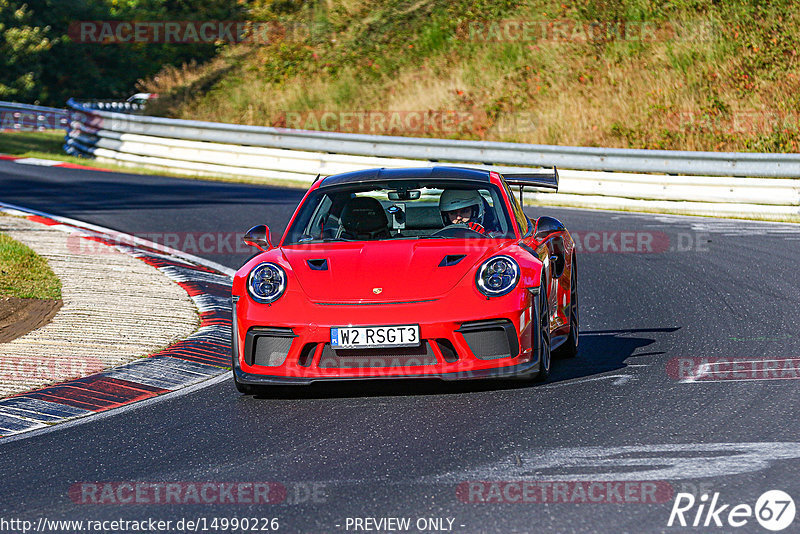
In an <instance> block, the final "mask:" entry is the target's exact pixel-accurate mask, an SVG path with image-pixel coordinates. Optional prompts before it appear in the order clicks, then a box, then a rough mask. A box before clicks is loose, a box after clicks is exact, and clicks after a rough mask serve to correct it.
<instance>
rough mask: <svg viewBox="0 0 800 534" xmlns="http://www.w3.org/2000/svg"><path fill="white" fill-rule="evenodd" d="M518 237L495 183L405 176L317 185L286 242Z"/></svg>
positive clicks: (286, 243) (289, 230) (287, 243)
mask: <svg viewBox="0 0 800 534" xmlns="http://www.w3.org/2000/svg"><path fill="white" fill-rule="evenodd" d="M513 237H514V231H513V229H512V226H511V221H510V219H509V216H508V213H507V210H506V208H505V204H504V202H503V201H502V197H501V195H500V190H499V189H498V188H497V187H495V186H494V185H492V184H489V183H475V182H447V183H444V184H443V183H435V182H423V181H419V182H416V181H408V180H405V181H402V182H400V181H397V182H392V181H390V182H384V183H379V184H376V183H370V184H360V185H356V186H353V185H348V186H341V187H329V188H320V189H317V190H316V191H315V192H314V193H312V194H311V195H310V196H309V197H308V199H307V200H306V202H305V203H304V204H303V206H302V208H301V209H300V212H299V213H298V215H297V218H296V219H295V220H294V222H293V223H292V225H291V227H290V228H289V229H288V231H287V234H286V240H285V242H284V244H285V245H290V244H297V243H311V242H328V241H377V240H385V239H457V238H461V239H463V238H475V239H492V238H494V239H498V238H513Z"/></svg>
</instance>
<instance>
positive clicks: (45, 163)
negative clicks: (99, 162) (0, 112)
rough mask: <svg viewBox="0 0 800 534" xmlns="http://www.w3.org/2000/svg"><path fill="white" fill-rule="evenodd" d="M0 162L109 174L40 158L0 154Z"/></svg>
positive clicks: (98, 169) (96, 168)
mask: <svg viewBox="0 0 800 534" xmlns="http://www.w3.org/2000/svg"><path fill="white" fill-rule="evenodd" d="M0 161H13V162H14V163H19V164H20V165H35V166H37V167H60V168H62V169H83V170H86V171H104V172H110V171H109V170H108V169H101V168H99V167H89V166H88V165H79V164H77V163H68V162H66V161H60V160H57V159H41V158H23V157H19V156H8V155H5V154H0Z"/></svg>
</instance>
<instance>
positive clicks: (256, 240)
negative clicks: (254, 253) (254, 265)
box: [242, 224, 272, 252]
mask: <svg viewBox="0 0 800 534" xmlns="http://www.w3.org/2000/svg"><path fill="white" fill-rule="evenodd" d="M242 241H244V244H245V245H250V246H251V247H256V248H257V249H259V250H260V251H262V252H263V251H265V250H269V249H271V248H272V241H270V238H269V228H267V225H266V224H259V225H258V226H254V227H252V228H250V229H249V230H248V231H247V233H246V234H244V237H242Z"/></svg>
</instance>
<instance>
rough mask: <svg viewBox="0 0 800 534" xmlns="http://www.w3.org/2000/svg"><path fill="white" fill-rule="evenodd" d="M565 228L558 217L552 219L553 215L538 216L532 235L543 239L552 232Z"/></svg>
mask: <svg viewBox="0 0 800 534" xmlns="http://www.w3.org/2000/svg"><path fill="white" fill-rule="evenodd" d="M562 230H565V228H564V225H563V224H561V221H559V220H558V219H554V218H553V217H547V216H544V217H539V218H538V219H537V220H536V230H535V232H534V237H535V238H536V239H544V238H546V237H547V236H549V235H551V234H554V233H556V232H560V231H562Z"/></svg>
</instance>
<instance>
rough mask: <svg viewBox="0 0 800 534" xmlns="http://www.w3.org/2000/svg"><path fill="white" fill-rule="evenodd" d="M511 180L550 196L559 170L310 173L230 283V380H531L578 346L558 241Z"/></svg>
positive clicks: (560, 232) (570, 258) (563, 250)
mask: <svg viewBox="0 0 800 534" xmlns="http://www.w3.org/2000/svg"><path fill="white" fill-rule="evenodd" d="M511 187H519V191H520V193H521V192H522V188H523V187H537V188H541V187H545V188H551V189H557V188H558V172H557V171H556V169H555V168H554V169H552V170H548V171H545V172H540V173H536V172H533V173H532V174H524V175H506V176H505V177H503V176H501V175H500V174H499V173H497V172H494V171H487V170H479V169H466V168H457V167H431V168H420V169H373V170H365V171H357V172H349V173H345V174H339V175H335V176H329V177H327V178H324V179H317V180H316V181H315V182H314V184H313V185H312V186H311V188H310V189H309V191H308V192H307V193H306V195H305V197H304V198H303V201H302V202H301V203H300V205H299V206H298V208H297V210H296V211H295V213H294V215H293V216H292V219H291V221H290V223H289V226H288V228H287V229H286V233H285V234H284V236H283V239H282V240H281V242H280V244H279V245H278V246H273V245H272V243H271V242H270V235H269V230H268V228H267V227H266V226H264V225H260V226H256V227H254V228H252V229H251V230H250V231H249V232H248V233H247V235H246V236H245V238H244V239H245V242H246V243H248V244H249V245H252V246H255V247H257V248H259V249H260V250H261V252H260V253H259V254H257V255H256V256H254V257H253V258H251V259H250V261H248V262H247V263H246V264H245V265H244V266H243V267H242V268H241V269H239V271H238V272H237V273H236V276H235V278H234V282H233V343H232V345H233V346H232V349H233V376H234V380H235V383H236V387H237V388H238V389H239V391H240V392H242V393H254V392H256V390H257V389H258V387H259V386H264V385H285V384H309V383H311V382H314V381H324V380H349V379H376V378H384V379H385V378H439V379H445V380H451V379H468V378H491V377H522V378H535V379H539V380H544V379H546V378H547V376H548V374H549V372H550V360H551V349H552V351H553V354H554V355H559V354H560V355H563V356H567V357H569V356H574V355H575V354H576V353H577V350H578V286H577V271H576V260H575V248H574V243H573V240H572V238H571V237H570V234H569V232H567V230H566V229H565V228H564V226H563V225H562V224H561V223H560V222H559V221H557V220H556V219H554V218H552V217H539V218H538V219H537V220H532V219H529V218H528V217H527V216H526V215H525V214H524V213H523V211H522V207H521V206H520V203H519V202H518V201H517V199H516V198H515V197H514V194H513V192H512V189H511Z"/></svg>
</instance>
